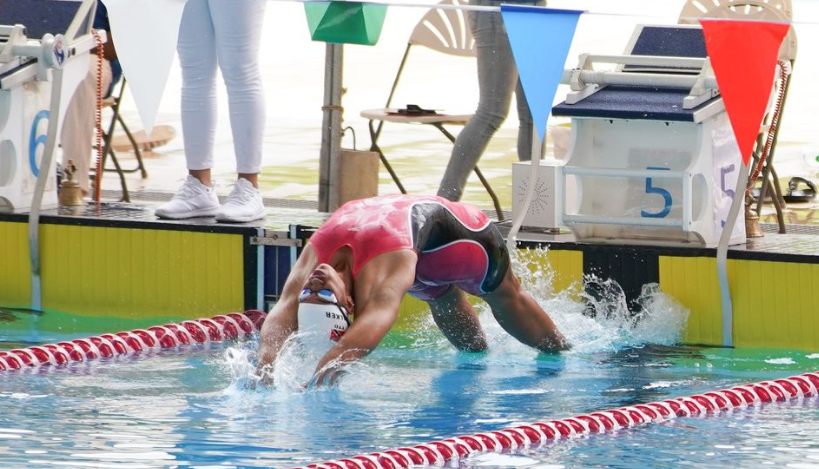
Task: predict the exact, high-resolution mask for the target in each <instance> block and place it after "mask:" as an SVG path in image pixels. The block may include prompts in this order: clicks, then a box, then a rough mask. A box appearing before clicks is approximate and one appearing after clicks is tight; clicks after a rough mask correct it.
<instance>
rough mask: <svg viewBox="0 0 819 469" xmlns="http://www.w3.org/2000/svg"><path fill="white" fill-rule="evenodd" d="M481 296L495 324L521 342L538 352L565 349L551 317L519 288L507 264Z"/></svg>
mask: <svg viewBox="0 0 819 469" xmlns="http://www.w3.org/2000/svg"><path fill="white" fill-rule="evenodd" d="M482 298H483V299H484V300H485V301H486V302H487V303H489V306H490V307H491V308H492V314H493V315H494V316H495V319H497V321H498V324H500V325H501V327H503V329H504V330H505V331H506V332H508V333H509V334H510V335H511V336H512V337H514V338H516V339H518V340H519V341H521V342H522V343H524V344H526V345H528V346H530V347H534V348H536V349H538V350H540V351H542V352H557V351H560V350H565V349H567V348H569V347H568V344H567V343H566V339H565V338H564V337H563V334H561V333H560V331H559V330H558V329H557V326H555V323H554V322H552V318H550V317H549V315H548V314H546V311H544V310H543V308H541V307H540V305H539V304H538V303H537V301H535V299H534V298H532V296H531V295H529V293H528V292H526V290H524V289H523V288H521V286H520V282H518V279H517V278H515V276H514V274H512V269H511V266H510V268H509V269H508V270H507V271H506V275H504V277H503V280H502V281H501V284H500V285H499V286H498V288H496V289H495V291H493V292H492V293H488V294H486V295H484V296H482Z"/></svg>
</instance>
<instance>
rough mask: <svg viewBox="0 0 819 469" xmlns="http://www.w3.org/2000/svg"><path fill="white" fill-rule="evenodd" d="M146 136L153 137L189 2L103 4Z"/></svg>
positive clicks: (117, 1) (143, 0)
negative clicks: (182, 20)
mask: <svg viewBox="0 0 819 469" xmlns="http://www.w3.org/2000/svg"><path fill="white" fill-rule="evenodd" d="M102 1H103V3H104V4H105V7H106V8H107V9H108V20H109V21H110V23H111V35H112V36H113V39H114V46H115V47H116V49H117V57H118V58H119V61H120V64H122V73H123V74H124V75H125V78H127V80H128V86H130V87H131V94H132V95H133V97H134V101H135V102H136V107H137V111H139V117H140V118H141V119H142V125H143V126H145V133H146V134H148V135H150V134H151V130H152V129H153V127H154V122H155V120H156V114H157V112H158V111H159V103H160V101H161V100H162V93H163V92H164V91H165V84H166V83H167V82H168V74H169V73H170V71H171V64H172V63H173V56H174V53H175V52H176V42H177V39H178V38H179V22H180V21H181V19H182V11H183V10H184V9H185V3H186V2H187V0H102Z"/></svg>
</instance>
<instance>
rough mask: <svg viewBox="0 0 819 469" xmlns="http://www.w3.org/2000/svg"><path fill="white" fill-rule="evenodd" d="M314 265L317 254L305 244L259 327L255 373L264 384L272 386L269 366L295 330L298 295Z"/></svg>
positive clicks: (271, 365)
mask: <svg viewBox="0 0 819 469" xmlns="http://www.w3.org/2000/svg"><path fill="white" fill-rule="evenodd" d="M317 263H318V260H317V257H316V253H315V251H313V249H312V247H311V246H310V245H309V244H308V245H307V247H305V248H304V251H303V252H302V254H301V256H299V259H298V261H296V265H294V266H293V270H292V271H291V272H290V275H289V276H288V277H287V281H286V282H285V284H284V288H283V289H282V294H281V297H280V298H279V301H277V302H276V304H275V306H273V309H271V310H270V313H269V314H268V315H267V318H266V319H265V321H264V324H262V331H261V337H260V340H259V363H258V366H257V367H256V374H257V375H258V376H260V377H261V378H262V383H263V384H266V385H270V384H273V374H272V371H273V370H272V367H273V364H274V363H275V362H276V357H277V356H278V355H279V351H280V350H281V348H282V345H284V342H285V341H286V340H287V338H288V337H290V336H291V335H292V334H293V333H294V332H296V331H297V330H298V308H299V303H298V299H299V293H300V292H301V289H302V287H303V286H304V284H305V283H306V282H307V278H308V277H309V275H310V273H311V272H312V271H313V270H314V269H315V266H316V264H317Z"/></svg>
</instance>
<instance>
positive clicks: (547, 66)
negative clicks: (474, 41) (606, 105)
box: [501, 5, 583, 142]
mask: <svg viewBox="0 0 819 469" xmlns="http://www.w3.org/2000/svg"><path fill="white" fill-rule="evenodd" d="M582 13H583V12H582V11H578V10H557V9H553V8H541V7H532V6H521V5H501V15H503V22H504V25H505V26H506V34H507V35H508V36H509V43H510V45H511V46H512V54H513V55H514V56H515V63H516V64H517V67H518V73H519V74H520V81H521V84H522V85H523V92H524V93H525V94H526V101H527V102H528V103H529V109H530V110H531V111H532V118H533V119H534V121H535V127H537V131H538V134H539V135H540V141H541V142H542V141H543V137H544V133H545V132H546V121H547V120H548V119H549V113H550V112H551V110H552V102H553V101H554V99H555V93H556V92H557V86H558V85H559V84H560V80H561V78H562V77H563V66H564V65H565V63H566V57H567V56H568V55H569V47H570V46H571V45H572V38H574V31H575V29H577V21H578V20H579V19H580V15H581V14H582Z"/></svg>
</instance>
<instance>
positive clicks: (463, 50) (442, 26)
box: [361, 0, 503, 220]
mask: <svg viewBox="0 0 819 469" xmlns="http://www.w3.org/2000/svg"><path fill="white" fill-rule="evenodd" d="M464 3H466V2H465V0H443V1H442V2H440V4H442V5H460V4H464ZM413 46H423V47H427V48H429V49H431V50H434V51H436V52H441V53H443V54H448V55H452V56H460V57H474V56H475V41H474V40H473V38H472V32H471V31H470V30H469V26H468V25H467V19H466V14H465V12H464V11H463V10H443V9H437V8H433V9H431V10H430V11H429V12H428V13H427V14H426V15H424V17H423V18H421V20H420V21H419V22H418V24H417V25H416V26H415V29H413V31H412V34H411V35H410V38H409V42H408V43H407V48H406V50H405V51H404V56H403V57H402V58H401V65H400V66H399V67H398V73H397V74H396V75H395V80H394V81H393V84H392V89H390V95H389V97H388V98H387V103H386V105H385V106H384V108H381V109H368V110H365V111H362V112H361V117H363V118H365V119H368V120H369V129H370V140H371V142H372V144H371V146H370V151H374V152H377V153H378V156H379V158H380V160H381V162H382V163H383V164H384V168H386V170H387V172H389V173H390V176H391V177H392V180H393V181H395V185H396V186H397V187H398V189H399V190H400V191H401V193H403V194H406V193H407V191H406V189H405V188H404V185H403V184H401V180H400V179H399V178H398V175H397V174H396V173H395V170H394V169H393V168H392V165H390V163H389V161H387V158H386V156H385V155H384V152H383V151H382V150H381V148H380V147H379V146H378V139H379V137H380V136H381V131H382V130H383V128H384V123H385V122H390V123H394V124H424V125H431V126H433V127H435V128H436V129H438V130H439V131H440V132H441V133H442V134H443V135H444V136H445V137H446V138H447V139H449V141H450V142H452V143H455V136H453V135H452V134H451V133H450V132H449V131H448V130H447V129H446V127H445V126H447V125H460V126H463V125H466V123H467V122H468V121H469V119H470V118H471V117H472V114H457V115H455V114H445V113H441V112H437V111H424V110H423V109H416V110H413V109H402V110H397V109H391V106H392V99H393V96H394V95H395V90H396V88H397V87H398V82H399V81H400V79H401V74H402V73H403V71H404V66H405V65H406V63H407V58H408V56H409V52H410V49H411V48H412V47H413ZM376 122H377V123H378V124H377V125H376ZM475 174H476V175H477V176H478V179H480V181H481V184H483V186H484V188H486V192H487V193H488V194H489V196H490V197H491V198H492V203H493V204H494V206H495V210H496V211H497V213H498V220H503V210H502V209H501V206H500V202H499V201H498V197H497V195H495V191H494V190H492V186H490V185H489V181H487V179H486V178H485V177H484V175H483V173H482V172H481V170H480V168H478V166H477V165H476V166H475Z"/></svg>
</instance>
